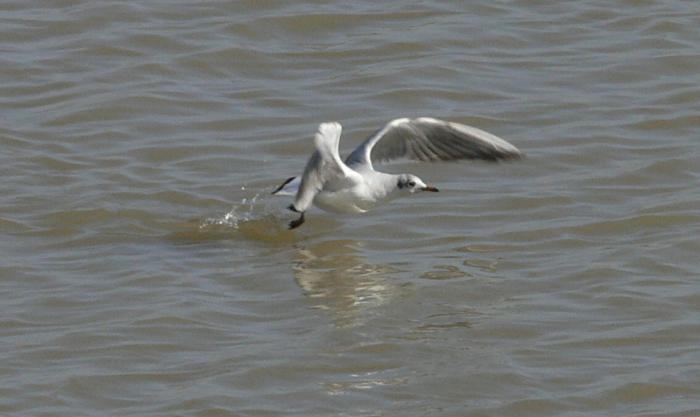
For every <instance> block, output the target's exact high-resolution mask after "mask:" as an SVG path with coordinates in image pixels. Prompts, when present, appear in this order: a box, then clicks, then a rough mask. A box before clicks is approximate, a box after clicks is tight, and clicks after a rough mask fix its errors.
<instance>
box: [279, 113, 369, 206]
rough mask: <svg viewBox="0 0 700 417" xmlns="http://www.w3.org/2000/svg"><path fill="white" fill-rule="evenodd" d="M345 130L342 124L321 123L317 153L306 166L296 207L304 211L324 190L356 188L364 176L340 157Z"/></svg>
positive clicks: (315, 141)
mask: <svg viewBox="0 0 700 417" xmlns="http://www.w3.org/2000/svg"><path fill="white" fill-rule="evenodd" d="M342 130H343V128H342V126H341V125H340V123H337V122H332V123H321V124H320V125H319V127H318V132H316V136H315V137H314V145H315V146H316V150H315V151H314V153H313V154H312V155H311V158H309V162H307V163H306V168H305V169H304V174H303V175H302V177H301V184H300V185H299V190H298V191H297V194H296V196H295V198H294V204H293V208H294V210H296V211H299V212H302V213H303V212H304V211H306V209H307V208H309V206H311V204H312V203H313V201H314V197H315V196H316V194H318V193H319V192H320V191H321V190H323V189H328V190H334V189H339V188H343V187H349V186H353V185H355V184H356V183H357V182H358V181H360V180H361V178H359V177H360V174H358V173H357V172H355V171H353V170H352V169H350V168H348V167H347V166H346V165H345V164H344V163H343V161H342V160H341V159H340V155H339V154H338V143H339V142H340V133H341V132H342Z"/></svg>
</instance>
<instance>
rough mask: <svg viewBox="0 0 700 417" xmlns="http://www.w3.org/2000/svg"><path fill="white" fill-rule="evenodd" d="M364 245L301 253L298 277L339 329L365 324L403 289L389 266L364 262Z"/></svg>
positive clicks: (329, 244)
mask: <svg viewBox="0 0 700 417" xmlns="http://www.w3.org/2000/svg"><path fill="white" fill-rule="evenodd" d="M361 252H362V243H361V242H358V241H353V240H329V241H323V242H321V243H317V244H314V245H311V246H308V247H306V248H304V249H300V250H299V251H298V253H297V258H296V260H295V263H294V277H295V279H296V281H297V283H298V284H299V286H300V287H301V288H302V289H303V290H304V294H306V295H307V296H308V297H309V298H311V299H312V301H313V304H314V307H315V308H319V309H324V310H328V311H329V312H330V313H331V315H332V317H333V319H334V322H335V325H336V326H338V327H345V326H355V325H359V324H362V323H363V322H364V321H365V320H367V319H368V318H369V317H371V316H372V314H373V313H374V312H375V311H376V309H377V307H379V306H381V305H384V304H385V303H387V302H389V301H390V300H391V299H392V298H393V297H395V296H396V294H397V292H398V290H399V288H398V285H397V283H395V282H392V280H391V274H393V273H396V272H398V271H397V270H396V269H395V268H392V267H391V266H389V265H385V264H371V263H368V262H366V261H365V260H364V259H363V258H362V254H361Z"/></svg>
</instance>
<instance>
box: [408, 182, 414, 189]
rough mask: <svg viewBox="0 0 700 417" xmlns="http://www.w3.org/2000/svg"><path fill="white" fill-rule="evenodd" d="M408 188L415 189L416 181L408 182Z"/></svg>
mask: <svg viewBox="0 0 700 417" xmlns="http://www.w3.org/2000/svg"><path fill="white" fill-rule="evenodd" d="M408 186H409V187H411V188H413V187H415V186H416V182H415V181H409V182H408Z"/></svg>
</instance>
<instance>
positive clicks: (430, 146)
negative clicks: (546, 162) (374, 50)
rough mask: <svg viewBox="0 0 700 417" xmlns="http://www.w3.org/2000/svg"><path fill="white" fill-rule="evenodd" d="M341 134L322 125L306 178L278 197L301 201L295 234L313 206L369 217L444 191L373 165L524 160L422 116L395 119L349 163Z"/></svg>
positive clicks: (287, 185)
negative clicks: (404, 199)
mask: <svg viewBox="0 0 700 417" xmlns="http://www.w3.org/2000/svg"><path fill="white" fill-rule="evenodd" d="M341 131H342V126H341V125H340V123H338V122H330V123H321V124H320V125H319V127H318V132H316V135H315V137H314V145H315V147H316V150H315V151H314V153H313V154H311V157H310V158H309V161H308V162H307V164H306V168H305V169H304V173H303V175H302V176H301V177H298V176H297V177H291V178H289V179H287V180H286V181H285V182H284V183H282V184H281V185H280V186H279V187H277V189H275V191H273V192H272V194H278V195H294V196H295V197H294V202H293V203H292V204H291V205H290V206H289V209H290V210H292V211H295V212H297V213H301V215H300V217H299V218H298V219H296V220H293V221H291V222H290V223H289V228H290V229H294V228H297V227H299V226H301V225H302V224H303V223H304V213H305V212H306V210H307V209H308V208H309V207H310V206H311V205H312V204H313V205H315V206H317V207H319V208H321V209H323V210H326V211H331V212H336V213H364V212H366V211H367V210H370V209H371V208H373V207H375V206H377V205H378V204H381V203H384V202H387V201H389V200H392V199H394V198H396V197H399V196H402V195H410V194H413V193H416V192H418V191H432V192H437V191H438V189H437V188H435V187H433V186H430V185H426V184H425V183H424V182H423V180H421V179H420V178H418V177H417V176H415V175H412V174H398V175H394V174H386V173H383V172H379V171H375V170H374V166H373V163H378V162H387V161H391V160H395V159H402V158H403V159H412V160H418V161H453V160H458V159H483V160H486V161H492V162H496V161H500V160H512V159H519V158H521V157H522V155H523V154H522V153H521V152H520V151H519V150H518V149H517V148H516V147H515V146H513V145H511V144H510V143H508V142H506V141H505V140H503V139H501V138H499V137H497V136H495V135H492V134H491V133H488V132H485V131H483V130H480V129H477V128H475V127H471V126H466V125H463V124H459V123H451V122H446V121H443V120H438V119H433V118H429V117H420V118H417V119H408V118H401V119H396V120H392V121H391V122H389V123H387V124H386V125H385V126H384V127H383V128H381V129H379V130H378V131H377V132H376V133H374V134H373V135H372V136H370V137H369V138H368V139H367V140H365V141H364V142H363V143H362V144H361V145H360V146H358V147H357V149H355V150H354V151H352V153H351V154H350V155H349V156H348V157H347V158H346V159H345V162H343V160H341V159H340V154H339V153H338V144H339V142H340V133H341Z"/></svg>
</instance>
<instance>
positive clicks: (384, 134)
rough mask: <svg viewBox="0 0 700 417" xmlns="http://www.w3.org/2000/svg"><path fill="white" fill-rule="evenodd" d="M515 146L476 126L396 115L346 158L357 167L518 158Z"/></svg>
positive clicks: (350, 164)
mask: <svg viewBox="0 0 700 417" xmlns="http://www.w3.org/2000/svg"><path fill="white" fill-rule="evenodd" d="M520 157H522V153H521V152H520V151H519V150H518V148H516V147H515V146H513V145H511V144H510V143H508V142H506V141H505V140H503V139H501V138H499V137H498V136H496V135H492V134H491V133H488V132H484V131H483V130H481V129H477V128H475V127H471V126H467V125H463V124H459V123H451V122H446V121H444V120H438V119H432V118H429V117H420V118H417V119H408V118H403V119H396V120H392V121H391V122H389V123H387V124H386V125H385V126H384V127H383V128H381V129H380V130H379V131H377V132H376V133H375V134H373V135H372V136H370V137H369V139H367V140H365V141H364V142H363V143H362V144H361V145H360V146H358V147H357V149H355V150H354V151H353V152H352V153H351V154H350V156H348V158H347V159H346V160H345V163H346V164H347V165H348V166H350V167H353V168H359V167H361V166H363V167H366V168H369V169H373V167H372V163H373V162H385V161H391V160H394V159H402V158H407V159H413V160H418V161H453V160H457V159H483V160H487V161H499V160H506V159H518V158H520Z"/></svg>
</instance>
